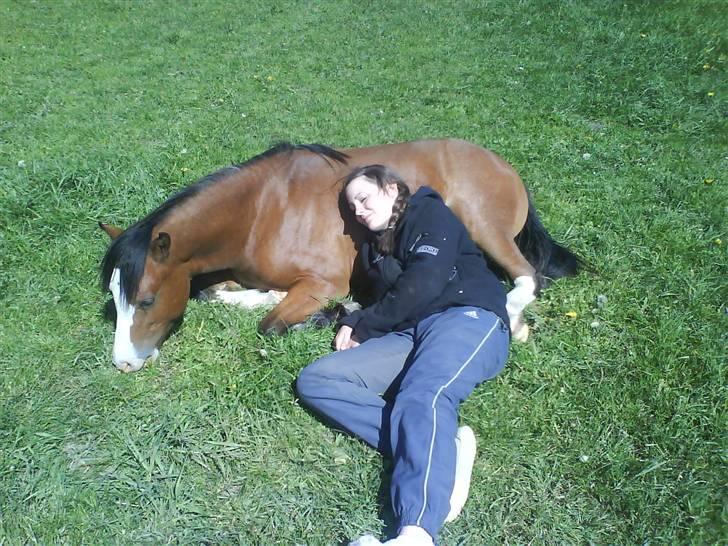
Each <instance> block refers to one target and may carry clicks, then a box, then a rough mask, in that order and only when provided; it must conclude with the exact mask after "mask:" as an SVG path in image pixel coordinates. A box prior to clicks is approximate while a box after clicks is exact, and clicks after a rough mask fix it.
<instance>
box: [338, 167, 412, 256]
mask: <svg viewBox="0 0 728 546" xmlns="http://www.w3.org/2000/svg"><path fill="white" fill-rule="evenodd" d="M359 177H364V178H366V179H368V180H370V181H372V182H374V183H375V184H376V185H377V187H378V188H379V189H380V190H381V191H384V190H385V189H386V188H387V186H389V185H390V184H394V185H396V186H397V197H396V198H395V200H394V204H393V205H392V216H391V217H390V219H389V223H388V224H387V227H386V228H384V229H383V230H382V231H379V232H376V233H375V235H374V244H375V246H376V248H377V251H379V253H380V254H392V252H394V235H395V232H396V231H397V225H398V224H399V220H400V219H401V218H402V215H403V214H404V211H405V210H407V205H408V204H409V200H410V189H409V187H407V184H405V182H404V180H402V178H400V176H399V175H398V174H397V173H396V172H394V171H393V170H392V169H390V168H388V167H385V166H384V165H367V166H365V167H359V168H357V169H354V170H353V171H351V172H350V173H349V175H348V176H347V177H346V178H345V179H344V187H343V188H342V192H344V191H346V188H347V186H348V185H349V183H350V182H351V181H352V180H354V179H355V178H359Z"/></svg>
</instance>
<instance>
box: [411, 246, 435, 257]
mask: <svg viewBox="0 0 728 546" xmlns="http://www.w3.org/2000/svg"><path fill="white" fill-rule="evenodd" d="M438 252H440V249H439V248H437V247H435V246H430V245H420V246H418V247H417V250H415V254H422V253H425V254H432V255H433V256H437V253H438Z"/></svg>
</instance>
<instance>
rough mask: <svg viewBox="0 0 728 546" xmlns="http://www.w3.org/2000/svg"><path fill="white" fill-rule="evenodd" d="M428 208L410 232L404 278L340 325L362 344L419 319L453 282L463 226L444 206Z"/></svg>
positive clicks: (401, 277) (438, 205)
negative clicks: (352, 331)
mask: <svg viewBox="0 0 728 546" xmlns="http://www.w3.org/2000/svg"><path fill="white" fill-rule="evenodd" d="M428 208H429V210H427V211H426V212H427V214H420V215H418V217H419V218H423V219H422V220H420V221H418V222H417V225H416V226H414V229H412V230H411V231H409V233H410V234H409V236H408V240H407V243H406V244H407V246H406V257H405V262H404V264H403V268H402V274H401V275H400V276H399V278H398V279H397V281H396V282H395V284H394V285H393V286H392V287H391V288H390V289H389V290H388V291H387V292H386V293H385V294H384V296H383V297H382V298H381V299H380V300H379V301H377V302H376V303H375V304H373V305H371V306H369V307H367V308H366V309H362V310H360V311H355V312H354V313H352V314H351V315H349V316H347V317H345V318H344V319H343V320H342V321H341V323H340V324H346V325H348V326H351V327H352V328H353V329H354V334H355V335H356V337H357V338H358V339H359V341H365V340H367V339H369V338H373V337H380V336H383V335H384V334H387V333H389V332H391V331H392V330H393V329H394V328H395V327H396V326H397V325H398V324H401V323H402V322H405V321H406V320H408V319H412V318H414V317H415V316H417V315H418V314H419V313H420V312H422V311H423V310H424V309H426V308H427V306H428V305H429V304H430V303H432V301H434V300H435V299H436V298H438V297H439V296H440V295H441V294H442V291H443V289H444V287H445V285H446V284H447V283H448V281H449V280H450V278H451V276H452V273H453V268H454V266H455V262H456V260H457V257H458V246H459V239H460V229H461V228H460V224H459V221H458V220H457V219H456V218H455V216H454V215H453V213H452V212H451V211H450V209H448V208H447V206H446V205H445V204H444V203H442V202H436V203H433V205H432V206H430V207H428ZM423 212H425V211H423Z"/></svg>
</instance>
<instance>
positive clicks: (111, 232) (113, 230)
mask: <svg viewBox="0 0 728 546" xmlns="http://www.w3.org/2000/svg"><path fill="white" fill-rule="evenodd" d="M99 227H100V228H101V229H103V230H104V231H105V232H106V235H108V236H109V237H111V240H112V241H113V240H114V239H116V238H117V237H118V236H119V235H121V234H122V233H123V232H124V230H123V229H121V228H120V227H116V226H112V225H111V224H104V223H103V222H99Z"/></svg>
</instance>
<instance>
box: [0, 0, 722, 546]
mask: <svg viewBox="0 0 728 546" xmlns="http://www.w3.org/2000/svg"><path fill="white" fill-rule="evenodd" d="M727 23H728V9H727V8H726V7H725V5H724V3H722V2H708V1H696V2H626V3H617V2H591V1H589V2H576V1H561V2H556V1H553V2H545V1H544V2H537V1H521V2H515V1H505V0H504V1H495V0H494V1H490V2H486V1H483V2H453V3H445V2H420V3H415V2H394V3H392V2H367V3H359V2H340V3H333V2H331V3H328V2H327V3H294V2H273V3H271V2H263V1H259V2H246V3H244V5H240V6H237V5H235V4H226V3H222V2H211V1H209V2H208V1H206V2H181V3H161V2H144V3H141V2H139V3H126V2H110V1H107V2H101V1H98V2H80V1H79V2H70V1H69V2H61V1H58V2H21V1H13V0H0V116H1V117H0V306H1V307H0V309H1V312H0V544H26V543H40V544H53V543H61V544H62V543H68V544H109V543H119V544H139V543H142V544H144V543H146V544H163V543H179V544H193V543H205V544H218V543H223V544H229V543H241V544H291V545H292V544H307V545H317V544H321V545H324V544H326V545H328V544H338V543H340V542H342V541H345V540H346V539H349V538H352V537H355V536H357V535H358V534H360V533H362V532H364V531H373V532H381V530H382V529H383V527H384V526H385V525H387V524H389V522H388V521H387V516H386V514H384V515H383V514H382V513H381V508H382V506H385V505H386V504H387V502H388V500H387V498H386V494H385V493H384V492H382V491H381V488H380V484H381V483H382V478H383V474H382V473H383V462H382V460H381V459H380V458H379V456H378V455H376V454H375V453H373V452H372V451H370V450H369V449H367V448H366V447H364V446H363V445H361V444H360V443H359V442H357V441H356V440H353V439H351V438H347V437H345V436H343V435H341V434H338V433H336V432H333V431H331V430H330V429H328V428H327V427H325V426H324V425H323V424H321V423H319V422H318V421H317V420H315V419H314V418H313V417H312V416H311V415H310V414H308V413H307V412H305V411H304V410H303V409H302V408H301V407H299V406H298V404H297V403H296V401H295V398H294V394H293V391H292V388H291V387H292V382H293V380H294V378H295V376H296V374H297V373H298V371H299V370H300V369H301V368H302V367H303V366H304V365H305V364H307V363H308V362H310V361H311V360H313V359H314V358H316V357H318V356H319V355H322V354H324V353H326V352H327V351H328V350H329V342H330V339H331V336H332V332H331V331H330V330H321V331H315V330H307V331H302V332H294V333H292V334H290V335H288V336H286V337H282V338H262V337H260V336H258V335H257V334H256V333H255V326H256V323H257V321H258V320H259V319H260V318H261V316H262V314H261V313H262V311H261V312H258V313H246V312H242V311H239V310H235V309H228V308H224V307H222V306H219V305H212V304H202V303H197V302H193V303H191V305H190V307H189V308H188V311H187V314H186V320H185V324H184V326H183V328H182V329H181V330H180V331H179V332H178V333H177V334H176V335H174V336H173V337H172V338H171V339H170V340H169V341H168V342H167V344H166V345H165V346H164V348H163V352H162V357H161V360H160V361H159V362H158V363H155V364H154V365H152V366H151V367H150V368H148V369H145V370H144V371H142V372H140V373H137V374H133V375H120V374H119V373H117V372H116V371H115V370H114V368H113V366H112V365H111V362H110V350H111V343H112V335H113V331H112V330H113V327H112V325H111V324H109V323H107V322H104V321H103V319H102V313H101V309H102V306H103V304H104V302H105V301H106V299H107V296H105V295H103V294H101V293H100V291H99V290H98V279H97V267H98V263H99V261H100V259H101V257H102V255H103V253H104V249H105V245H106V241H105V240H104V238H103V237H102V234H101V232H100V231H99V230H98V228H97V227H96V221H97V220H105V221H111V222H114V223H119V224H124V225H126V224H129V223H131V222H133V221H134V220H136V219H137V218H139V217H141V216H142V215H144V214H146V213H147V212H149V211H150V210H152V209H153V208H154V207H156V206H157V205H158V204H159V203H160V202H161V201H162V200H164V199H165V198H166V197H168V196H169V195H170V194H171V193H172V192H174V191H175V190H176V189H177V188H180V187H182V186H184V185H186V184H188V183H190V182H192V181H194V180H195V179H196V178H198V177H201V176H203V175H205V174H207V173H209V172H211V171H214V170H217V169H218V168H220V167H222V166H225V165H227V164H229V163H231V162H236V161H241V160H244V159H247V158H249V157H251V156H253V155H255V154H257V153H259V152H261V151H263V150H265V149H266V148H267V147H268V146H269V145H270V144H271V143H273V142H274V141H276V140H280V139H289V140H292V141H294V142H302V143H306V142H321V143H325V144H330V145H335V146H363V145H368V144H375V143H383V142H395V141H400V140H409V139H416V138H423V137H436V136H453V137H460V138H466V139H469V140H472V141H475V142H478V143H480V144H482V145H484V146H487V147H489V148H491V149H493V150H495V151H496V152H498V153H500V154H501V155H502V156H503V157H505V158H506V159H507V160H508V161H510V162H511V163H512V164H513V165H514V166H515V167H516V168H517V169H518V171H519V172H520V173H521V174H522V176H523V178H524V180H525V181H526V183H527V185H528V186H529V187H530V188H531V190H532V191H533V193H534V198H535V201H536V204H537V207H538V209H539V211H540V212H541V215H542V218H543V220H544V223H545V224H546V226H547V227H548V228H549V230H550V231H551V232H552V233H553V234H554V236H555V237H556V238H557V239H559V240H562V241H564V242H566V243H567V244H568V246H570V247H571V248H573V249H574V250H576V251H577V252H578V253H580V254H581V255H582V256H584V257H585V258H586V259H587V260H588V261H589V262H591V263H592V264H593V265H594V268H595V271H594V272H592V273H585V274H582V275H581V276H579V277H577V278H575V279H568V280H562V281H559V282H558V283H556V284H555V285H554V286H553V287H552V288H551V289H549V290H548V291H547V292H546V293H544V295H543V297H542V298H541V299H540V300H539V302H538V303H537V304H536V305H535V306H533V307H532V308H531V309H532V311H531V313H530V320H531V322H532V324H533V329H532V331H533V336H532V338H531V339H530V340H529V342H528V343H526V344H525V345H518V346H514V347H513V350H512V355H511V358H510V362H509V365H508V367H507V369H506V371H505V372H504V373H503V374H502V375H501V377H500V378H499V379H497V380H495V381H492V382H490V383H489V384H487V385H484V386H483V387H481V388H480V389H478V390H477V391H476V393H474V394H473V396H472V397H471V398H470V399H469V400H468V401H467V403H466V404H465V405H464V406H463V409H462V417H463V419H464V420H465V421H467V422H468V423H469V424H470V425H471V426H472V427H473V428H474V429H475V431H476V434H477V436H478V439H479V446H480V447H479V453H478V458H477V461H476V468H475V479H474V483H473V487H472V493H471V498H470V500H469V502H468V504H467V505H466V508H465V511H464V513H463V515H462V516H461V517H460V518H459V519H458V520H457V521H456V522H454V523H453V524H450V525H448V526H447V527H446V528H445V529H444V530H443V532H442V535H441V541H442V544H446V545H455V544H472V545H479V544H501V543H515V544H525V543H534V544H557V543H569V544H588V543H594V544H685V543H693V544H714V543H719V542H721V541H724V540H725V533H726V529H728V522H726V498H728V491H726V483H727V482H728V475H727V474H728V473H727V472H726V470H725V468H726V447H727V446H726V430H728V427H727V425H728V423H727V422H726V396H725V395H726V365H725V352H726V341H727V339H726V337H727V336H726V332H727V331H728V328H727V325H728V315H727V314H726V304H727V303H728V285H727V283H726V278H727V273H728V271H727V267H726V265H727V263H728V260H727V255H726V249H727V248H728V232H727V230H726V220H725V219H726V215H727V213H728V192H726V182H727V180H726V172H728V169H727V167H728V152H727V151H726V150H728V131H727V130H726V129H727V127H726V119H727V115H728V102H727V101H726V92H727V91H728V89H727V88H726V83H725V82H726V81H727V80H726V63H727V58H726V55H727V52H726V30H725V29H726V28H728V24H727ZM600 295H604V296H607V302H606V304H605V305H602V306H599V305H597V297H598V296H600ZM571 311H573V312H575V313H576V317H574V318H572V317H570V316H567V315H566V313H567V312H571ZM595 321H597V322H598V324H596V325H595V327H593V326H592V323H594V322H595ZM261 349H264V351H263V352H261Z"/></svg>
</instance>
